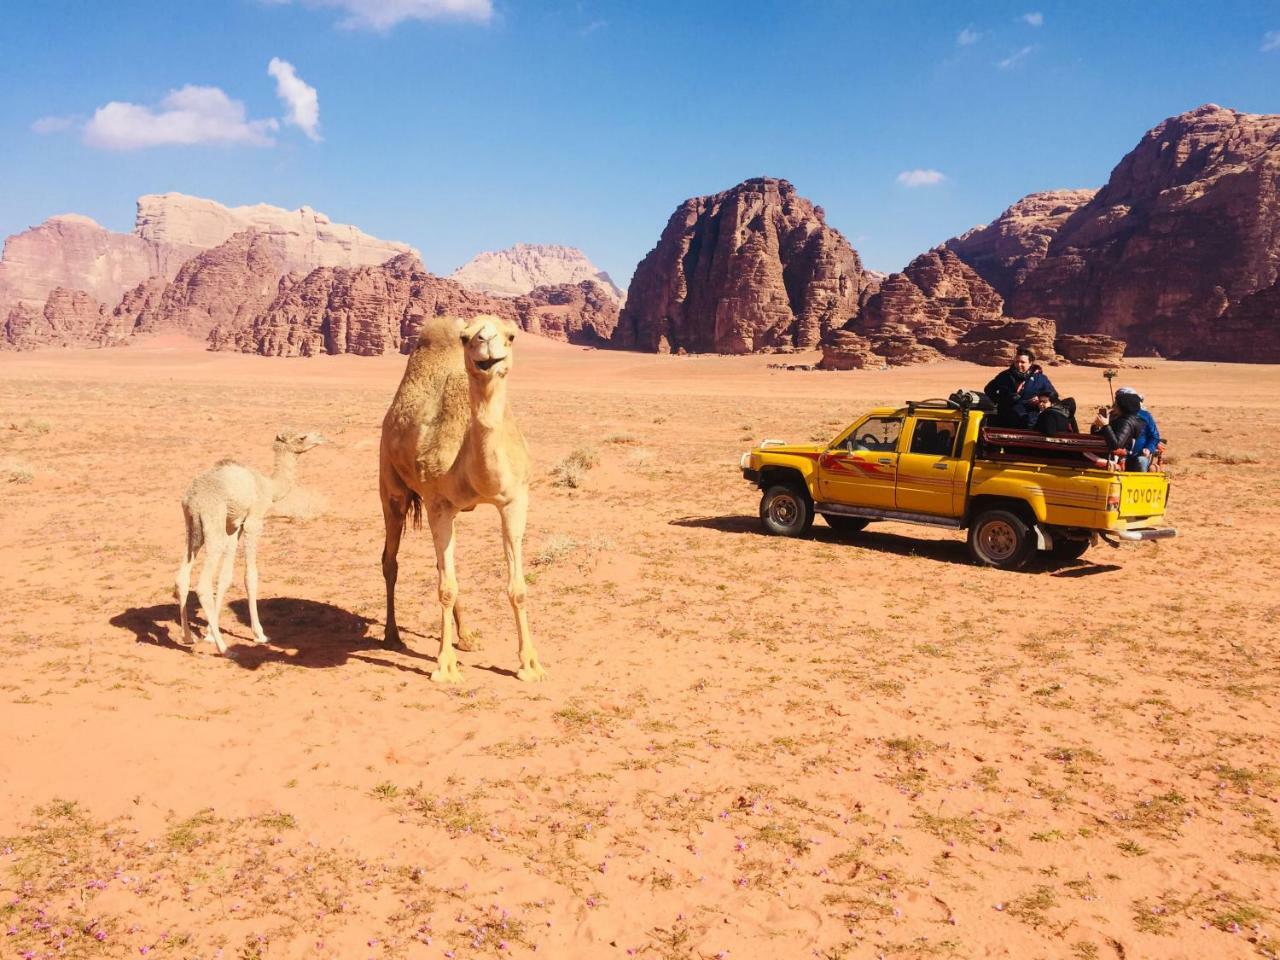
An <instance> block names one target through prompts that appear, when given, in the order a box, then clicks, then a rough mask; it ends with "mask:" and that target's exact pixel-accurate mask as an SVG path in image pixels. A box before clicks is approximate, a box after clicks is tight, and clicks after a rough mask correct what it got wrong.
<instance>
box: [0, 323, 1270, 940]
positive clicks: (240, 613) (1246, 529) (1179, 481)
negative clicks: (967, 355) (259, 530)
mask: <svg viewBox="0 0 1280 960" xmlns="http://www.w3.org/2000/svg"><path fill="white" fill-rule="evenodd" d="M517 348H518V354H517V358H516V368H515V371H514V372H513V374H512V377H511V381H510V384H511V393H512V398H513V402H514V405H515V409H516V413H517V415H518V417H519V420H520V422H521V425H522V427H523V429H524V432H525V435H526V437H527V438H528V440H529V444H530V448H531V451H532V454H533V457H534V460H535V465H536V479H535V482H534V486H533V489H532V505H531V519H530V529H529V534H528V537H527V539H526V557H527V558H528V577H529V580H530V584H531V586H530V597H529V604H530V608H529V609H530V617H531V623H532V626H533V630H534V637H535V641H536V643H537V645H538V648H539V651H540V653H541V656H542V661H543V663H544V664H545V665H546V666H547V668H548V670H549V671H550V673H551V679H550V681H549V682H546V683H542V684H535V685H525V684H522V683H520V682H519V681H518V680H516V679H515V677H514V676H513V673H512V670H513V668H514V667H515V666H516V665H517V661H516V656H515V633H514V628H513V625H512V619H511V614H510V609H509V606H508V603H507V600H506V596H505V587H504V566H503V562H502V551H501V541H500V537H499V530H498V524H497V516H496V514H495V513H494V512H493V511H492V510H491V509H488V508H483V507H482V508H480V509H478V510H476V511H475V512H474V513H470V514H465V515H463V516H462V518H461V519H460V522H459V533H458V563H459V578H460V583H461V589H462V593H463V599H464V600H465V602H466V604H467V607H468V610H469V612H470V614H471V618H472V622H473V623H474V624H476V625H477V626H478V627H479V628H480V629H481V632H482V635H483V638H484V646H483V648H482V649H481V650H480V651H478V652H472V653H463V654H461V660H462V664H463V672H464V679H465V682H464V683H463V684H462V685H461V686H459V687H454V688H441V687H437V686H435V685H433V684H432V683H431V682H430V681H429V679H428V675H429V673H430V671H431V670H432V669H433V666H434V654H435V652H436V647H437V643H438V635H439V634H438V619H437V614H436V612H435V610H436V606H435V573H434V559H433V555H432V551H431V548H430V541H429V534H428V533H427V531H426V530H425V529H424V530H423V531H421V532H413V533H411V534H410V535H408V537H407V539H406V542H405V545H404V547H403V548H402V551H401V573H400V598H401V606H400V611H399V613H400V619H401V627H402V630H403V631H404V634H405V639H406V640H407V641H408V649H407V650H388V649H384V648H382V647H381V645H380V643H381V638H382V618H383V584H382V577H381V573H380V569H379V554H380V551H381V547H382V522H381V515H380V511H379V506H378V496H377V488H376V478H377V446H378V431H379V424H380V421H381V417H382V414H383V411H384V410H385V408H386V405H387V403H388V401H389V399H390V397H391V395H392V393H393V392H394V390H395V387H396V384H397V382H398V380H399V377H400V374H401V371H402V369H403V363H404V360H403V358H401V357H398V356H394V357H382V358H373V359H368V358H359V357H349V356H344V357H321V358H315V359H307V360H279V359H264V358H260V357H254V356H242V355H224V354H213V353H206V352H204V351H202V350H201V349H200V348H199V346H198V345H190V344H182V343H179V342H175V341H168V342H166V341H157V342H153V343H150V344H138V345H135V346H133V347H130V348H127V349H118V350H108V351H63V352H59V351H49V352H38V353H33V354H25V355H13V354H5V355H2V356H0V517H2V518H3V522H2V523H0V582H3V584H4V590H3V615H2V618H0V623H2V624H3V628H2V629H0V652H2V653H3V656H4V659H5V668H4V670H3V671H2V672H0V954H3V955H4V956H6V957H9V956H13V957H28V958H44V957H120V958H123V957H138V956H149V957H174V958H178V957H183V958H185V957H199V958H206V960H212V958H215V957H222V958H226V960H231V958H260V957H265V958H278V957H317V958H322V957H332V958H342V960H346V958H361V960H363V958H365V957H368V958H384V957H385V958H395V957H454V958H459V960H461V958H470V957H502V956H507V955H511V956H531V955H534V954H535V953H536V955H538V956H549V957H555V958H569V957H582V958H607V957H619V958H626V957H646V958H655V960H656V958H683V957H698V958H703V957H728V958H731V960H745V958H755V957H788V958H789V957H821V958H839V957H879V956H883V957H935V956H936V957H950V956H955V957H988V956H995V957H1011V958H1032V957H1072V958H1080V960H1089V958H1107V960H1112V958H1118V960H1133V958H1146V957H1188V958H1191V957H1196V958H1203V957H1215V958H1228V957H1251V956H1263V957H1274V956H1275V955H1276V953H1277V951H1280V910H1278V909H1277V904H1280V803H1278V798H1280V760H1278V758H1280V714H1278V713H1277V711H1276V702H1277V696H1280V684H1278V683H1277V678H1278V674H1277V666H1276V664H1277V660H1278V659H1280V640H1278V639H1277V630H1278V623H1280V586H1278V579H1280V501H1278V499H1277V496H1276V494H1277V492H1278V491H1280V485H1278V484H1277V482H1276V479H1275V470H1276V463H1277V462H1280V367H1263V366H1249V365H1216V364H1174V363H1164V362H1161V361H1136V364H1137V365H1138V367H1137V368H1136V369H1133V368H1131V369H1126V370H1125V371H1123V372H1122V374H1121V378H1120V380H1119V381H1117V383H1131V384H1133V385H1134V386H1136V387H1138V388H1139V389H1140V390H1142V391H1143V392H1145V393H1146V395H1147V398H1148V401H1149V404H1150V406H1151V407H1152V409H1153V410H1154V412H1155V413H1156V415H1157V417H1158V418H1159V420H1160V424H1161V427H1162V430H1163V432H1165V433H1167V434H1168V435H1170V436H1171V437H1172V438H1173V445H1172V448H1171V450H1172V452H1173V454H1174V457H1173V459H1174V463H1173V465H1172V467H1171V474H1172V476H1173V483H1174V487H1173V493H1172V498H1171V504H1170V512H1169V517H1168V519H1169V521H1170V522H1171V523H1172V524H1174V525H1175V526H1177V527H1178V528H1179V530H1180V536H1179V537H1178V539H1176V540H1173V541H1168V542H1164V543H1161V544H1158V545H1157V544H1151V545H1145V546H1133V547H1125V548H1122V549H1118V550H1112V549H1109V548H1107V547H1097V548H1095V549H1093V550H1091V551H1090V552H1089V553H1087V554H1086V555H1085V557H1084V559H1083V560H1081V561H1078V562H1075V563H1073V564H1071V565H1069V566H1067V567H1063V568H1059V569H1050V568H1048V567H1044V566H1040V567H1036V568H1034V569H1032V570H1029V571H1027V572H1023V573H1003V572H997V571H993V570H987V569H981V568H978V567H976V566H974V565H972V564H971V563H970V562H969V560H968V556H967V552H966V549H965V547H964V544H963V541H962V538H961V537H960V536H959V535H958V534H956V533H952V532H942V531H936V532H935V531H930V530H928V529H925V528H918V527H907V526H901V525H897V524H892V523H885V524H877V525H874V526H872V527H871V528H869V529H868V530H867V531H866V532H865V533H863V534H861V535H858V536H856V537H854V538H851V539H843V540H842V539H840V538H838V537H836V536H834V535H833V534H832V532H831V531H830V530H828V529H827V528H826V527H825V525H824V524H823V523H822V522H821V521H819V522H818V523H817V524H816V525H815V527H814V530H813V536H812V538H810V539H802V540H786V539H778V538H770V537H766V536H763V535H762V534H761V533H760V532H759V526H758V521H757V519H756V516H755V514H756V509H757V503H758V492H757V491H755V490H754V489H753V488H751V487H750V486H748V485H747V484H746V483H745V482H743V481H742V479H741V477H740V474H739V472H738V469H737V459H738V455H739V453H740V452H741V451H743V450H745V449H747V448H748V447H749V446H751V445H752V444H753V443H754V442H756V441H758V440H759V439H760V438H762V437H779V438H785V439H791V440H810V439H812V440H818V439H826V438H828V437H830V436H832V435H834V433H835V432H836V430H838V429H839V428H840V427H841V426H843V425H844V424H845V423H846V422H848V421H849V420H850V419H852V418H853V417H854V416H856V415H857V414H859V413H860V412H861V411H862V410H863V409H864V408H865V407H867V406H868V405H871V404H874V403H881V402H895V403H896V402H901V401H902V400H905V399H907V398H922V397H925V396H938V395H945V394H946V393H948V392H950V391H951V390H953V389H955V388H957V387H960V386H972V387H980V386H981V385H982V384H983V383H985V382H986V380H987V379H988V378H989V377H990V376H991V374H992V373H993V372H994V371H992V370H989V369H984V368H979V367H974V366H970V365H966V364H960V363H947V364H943V365H934V366H926V367H917V368H909V369H900V370H893V371H887V372H852V373H840V374H837V373H819V372H804V371H785V370H777V369H771V368H770V363H774V362H777V360H778V359H779V358H777V357H764V356H761V357H747V358H722V357H688V358H685V357H670V356H642V355H636V354H625V353H614V352H601V351H592V350H584V349H581V348H577V347H570V346H566V345H563V344H558V343H551V342H548V341H539V340H537V339H536V338H530V337H525V338H523V339H522V340H521V341H519V342H518V343H517ZM797 359H799V360H802V361H803V360H805V359H808V358H807V357H799V358H797ZM1049 372H1050V375H1051V376H1052V377H1053V379H1054V380H1055V381H1056V382H1057V383H1058V385H1059V388H1060V389H1062V391H1063V392H1064V393H1070V394H1074V395H1075V396H1076V397H1078V398H1080V399H1081V400H1082V401H1088V402H1089V403H1094V402H1097V401H1099V400H1102V399H1105V395H1106V383H1105V381H1104V380H1103V379H1102V377H1101V376H1100V372H1099V371H1098V370H1096V369H1087V368H1079V367H1057V368H1052V369H1051V370H1050V371H1049ZM290 425H293V426H297V427H300V428H306V429H318V430H320V431H322V432H323V433H325V434H326V435H328V436H329V437H330V438H331V439H332V441H333V443H332V444H331V445H328V446H322V447H320V448H318V449H316V450H314V451H312V452H310V453H308V454H306V455H305V456H304V457H303V458H302V459H301V460H300V462H299V479H300V482H301V484H302V485H303V487H304V488H305V489H303V490H300V491H296V492H295V494H294V495H292V496H291V498H290V499H289V500H288V501H286V502H285V504H283V506H282V511H281V515H278V516H276V517H275V518H274V519H272V520H271V521H269V522H268V526H267V531H266V534H265V536H264V541H263V544H262V549H261V555H260V566H261V571H262V584H261V590H260V595H261V597H262V600H261V602H260V606H261V610H262V615H263V621H264V625H265V628H266V631H267V633H268V635H269V636H270V637H271V639H272V643H271V644H270V645H269V646H266V647H259V646H255V645H253V644H252V643H251V634H250V631H249V627H248V618H247V613H246V609H245V602H244V593H243V583H242V574H241V568H240V566H239V565H238V566H237V572H236V580H235V581H234V583H233V586H232V590H231V601H232V602H231V605H230V608H229V609H228V611H227V612H226V613H225V614H224V619H223V623H224V626H225V627H226V628H227V630H228V634H229V639H230V640H232V641H233V642H234V643H235V644H236V646H235V647H234V648H233V649H234V651H235V653H236V654H237V657H236V659H223V658H219V657H217V656H214V655H213V648H212V646H210V645H209V644H207V643H203V642H202V643H200V644H198V645H197V646H196V648H195V649H194V650H192V649H189V648H186V647H183V646H182V645H181V643H180V642H179V641H180V639H181V631H180V629H179V627H178V625H177V609H176V606H175V603H174V601H173V599H172V590H173V586H172V584H173V573H174V569H175V567H176V565H177V561H178V557H179V552H180V546H181V543H182V531H181V526H182V522H181V513H180V511H179V507H178V501H179V498H180V496H181V495H182V493H183V491H184V490H185V489H186V486H187V484H188V482H189V481H190V479H191V478H192V477H193V476H194V475H195V474H196V473H197V472H199V471H200V470H203V469H204V468H206V467H208V466H209V465H211V464H212V463H213V462H214V461H216V460H217V459H219V458H221V457H223V456H235V457H237V458H241V459H244V460H246V461H247V462H249V463H251V464H254V465H256V466H259V467H267V468H269V466H270V443H271V439H272V437H273V436H274V435H275V433H276V431H277V430H278V429H279V428H281V427H284V426H290ZM583 448H588V449H589V451H592V452H594V456H595V457H596V458H597V459H598V464H597V465H596V466H595V467H594V469H591V470H588V471H587V472H586V473H585V475H584V476H583V479H582V482H581V484H580V485H579V486H578V487H576V488H572V487H566V486H561V485H558V484H557V483H556V482H555V481H554V480H553V479H552V477H551V470H552V468H553V467H554V466H555V465H556V464H557V463H559V462H560V461H562V460H564V459H565V458H566V457H567V456H569V455H570V454H571V453H572V452H573V451H575V450H581V449H583ZM588 459H590V458H589V457H588ZM193 599H194V598H193Z"/></svg>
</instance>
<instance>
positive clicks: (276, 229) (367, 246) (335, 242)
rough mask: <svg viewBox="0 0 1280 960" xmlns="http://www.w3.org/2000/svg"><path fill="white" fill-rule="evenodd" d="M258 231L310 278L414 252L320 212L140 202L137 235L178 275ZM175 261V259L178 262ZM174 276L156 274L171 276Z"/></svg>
mask: <svg viewBox="0 0 1280 960" xmlns="http://www.w3.org/2000/svg"><path fill="white" fill-rule="evenodd" d="M246 230H253V231H256V232H257V233H259V234H261V235H263V236H266V237H270V238H272V240H273V241H274V242H275V246H276V248H277V249H278V250H279V251H280V256H281V258H282V259H283V261H284V263H285V267H286V269H287V270H297V271H299V272H302V273H307V272H309V271H311V270H313V269H315V268H316V267H361V266H376V265H377V264H380V263H385V262H386V261H388V260H390V259H391V258H392V257H397V256H399V255H400V254H403V253H413V254H415V255H416V254H417V251H415V250H414V249H413V248H412V247H410V246H408V245H407V244H404V243H397V242H394V241H390V240H379V239H378V238H377V237H371V236H369V234H367V233H365V232H364V231H362V230H360V229H359V228H357V227H353V226H351V225H349V224H345V223H334V222H333V221H332V220H330V219H329V218H328V217H327V216H325V215H324V214H323V213H321V212H320V211H318V210H313V209H311V208H310V207H305V206H304V207H299V208H298V209H297V210H285V209H282V208H281V207H273V206H271V205H270V204H266V203H259V204H254V205H252V206H244V207H224V206H223V205H222V204H220V203H218V202H216V201H214V200H205V199H203V198H201V197H189V196H186V195H185V194H181V193H162V194H148V195H146V196H142V197H139V198H138V214H137V219H136V221H135V224H134V235H135V236H137V237H139V238H140V239H142V240H143V241H145V242H147V243H149V244H152V245H154V246H155V247H156V248H157V249H159V250H163V251H167V252H168V254H167V256H168V258H169V259H167V260H165V261H164V263H163V264H162V266H164V267H166V268H170V270H171V271H172V272H176V271H177V269H178V268H179V267H180V266H181V265H182V264H183V263H184V262H185V261H186V260H187V259H189V258H190V257H191V256H192V255H193V254H196V253H199V252H200V251H202V250H209V249H212V248H213V247H217V246H220V245H222V244H223V243H225V242H226V241H228V240H230V239H231V237H232V236H234V235H235V234H237V233H243V232H244V231H246ZM173 258H176V262H174V260H173ZM170 270H160V271H156V272H159V273H167V275H170V276H172V272H170Z"/></svg>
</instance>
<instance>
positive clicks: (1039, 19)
mask: <svg viewBox="0 0 1280 960" xmlns="http://www.w3.org/2000/svg"><path fill="white" fill-rule="evenodd" d="M1018 19H1019V20H1021V21H1022V22H1023V23H1028V24H1030V25H1031V26H1033V27H1043V26H1044V14H1043V13H1041V12H1040V11H1038V10H1037V11H1036V12H1035V13H1024V14H1023V15H1022V16H1020V17H1019V18H1018Z"/></svg>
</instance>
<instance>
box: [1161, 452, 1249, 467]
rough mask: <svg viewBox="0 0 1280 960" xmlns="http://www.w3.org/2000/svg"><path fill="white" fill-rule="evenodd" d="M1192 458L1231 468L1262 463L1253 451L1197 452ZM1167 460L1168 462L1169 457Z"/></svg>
mask: <svg viewBox="0 0 1280 960" xmlns="http://www.w3.org/2000/svg"><path fill="white" fill-rule="evenodd" d="M1192 456H1193V457H1196V458H1197V459H1199V460H1212V461H1214V462H1215V463H1225V464H1228V465H1230V466H1237V465H1239V464H1242V463H1261V462H1262V457H1260V456H1258V454H1256V453H1254V452H1253V451H1252V450H1197V451H1196V452H1195V453H1193V454H1192ZM1165 459H1166V460H1168V458H1167V457H1166V458H1165Z"/></svg>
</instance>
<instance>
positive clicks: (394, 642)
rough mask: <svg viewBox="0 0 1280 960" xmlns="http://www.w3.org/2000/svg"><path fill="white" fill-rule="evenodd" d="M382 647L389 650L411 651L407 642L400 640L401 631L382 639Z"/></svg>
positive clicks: (388, 634)
mask: <svg viewBox="0 0 1280 960" xmlns="http://www.w3.org/2000/svg"><path fill="white" fill-rule="evenodd" d="M382 645H383V646H384V647H386V648H387V649H388V650H407V649H409V648H408V646H407V645H406V644H405V642H404V641H403V640H401V639H400V631H398V630H397V631H396V632H394V633H391V632H388V633H387V635H386V636H384V637H383V638H382Z"/></svg>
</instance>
